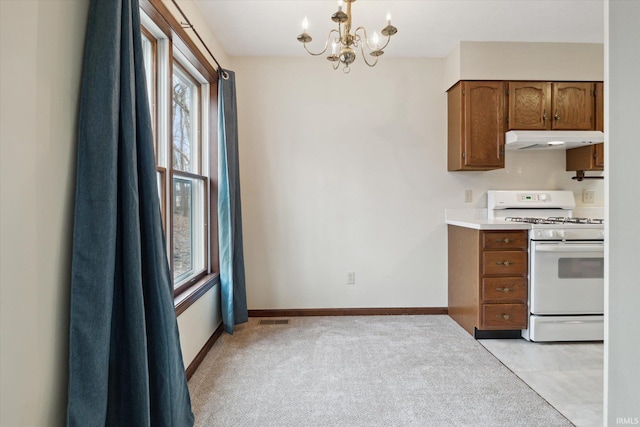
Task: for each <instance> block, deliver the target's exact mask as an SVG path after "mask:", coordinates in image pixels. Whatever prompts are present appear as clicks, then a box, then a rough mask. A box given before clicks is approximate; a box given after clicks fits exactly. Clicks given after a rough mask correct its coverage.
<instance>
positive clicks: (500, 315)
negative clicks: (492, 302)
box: [496, 314, 511, 320]
mask: <svg viewBox="0 0 640 427" xmlns="http://www.w3.org/2000/svg"><path fill="white" fill-rule="evenodd" d="M510 317H511V316H509V315H508V314H496V319H504V320H509V318H510Z"/></svg>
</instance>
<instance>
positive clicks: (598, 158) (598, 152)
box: [593, 144, 604, 170]
mask: <svg viewBox="0 0 640 427" xmlns="http://www.w3.org/2000/svg"><path fill="white" fill-rule="evenodd" d="M593 149H594V150H595V155H594V156H593V166H594V169H596V170H604V144H596V145H595V147H593Z"/></svg>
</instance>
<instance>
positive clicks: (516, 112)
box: [508, 82, 551, 130]
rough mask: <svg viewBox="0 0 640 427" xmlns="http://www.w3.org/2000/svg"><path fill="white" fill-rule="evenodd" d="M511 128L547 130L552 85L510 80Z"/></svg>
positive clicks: (549, 117)
mask: <svg viewBox="0 0 640 427" xmlns="http://www.w3.org/2000/svg"><path fill="white" fill-rule="evenodd" d="M508 94H509V95H508V96H509V130H514V129H519V130H522V129H526V130H545V129H548V127H549V126H550V119H551V113H550V112H551V85H550V84H549V83H547V82H509V92H508Z"/></svg>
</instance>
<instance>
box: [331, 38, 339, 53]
mask: <svg viewBox="0 0 640 427" xmlns="http://www.w3.org/2000/svg"><path fill="white" fill-rule="evenodd" d="M336 53H338V43H336V41H335V40H334V41H333V43H331V54H332V55H335V54H336Z"/></svg>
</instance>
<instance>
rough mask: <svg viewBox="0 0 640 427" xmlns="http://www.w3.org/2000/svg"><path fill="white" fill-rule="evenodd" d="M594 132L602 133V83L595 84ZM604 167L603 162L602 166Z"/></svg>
mask: <svg viewBox="0 0 640 427" xmlns="http://www.w3.org/2000/svg"><path fill="white" fill-rule="evenodd" d="M595 98H596V130H599V131H602V132H604V83H602V82H598V83H596V88H595ZM602 165H603V166H604V162H603V164H602Z"/></svg>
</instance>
